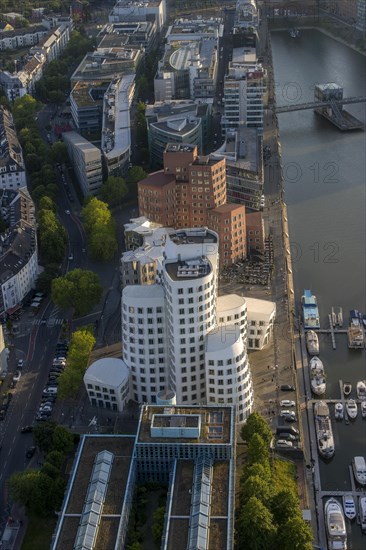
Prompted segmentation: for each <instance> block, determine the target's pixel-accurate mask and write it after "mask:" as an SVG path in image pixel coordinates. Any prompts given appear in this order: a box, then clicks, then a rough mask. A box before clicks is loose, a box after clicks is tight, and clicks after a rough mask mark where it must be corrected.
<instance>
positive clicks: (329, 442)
mask: <svg viewBox="0 0 366 550" xmlns="http://www.w3.org/2000/svg"><path fill="white" fill-rule="evenodd" d="M314 412H315V430H316V438H317V442H318V449H319V454H321V456H323V457H324V458H332V456H334V452H335V448H334V438H333V430H332V422H331V420H330V416H329V407H328V405H327V403H326V402H325V401H318V402H317V403H315V405H314Z"/></svg>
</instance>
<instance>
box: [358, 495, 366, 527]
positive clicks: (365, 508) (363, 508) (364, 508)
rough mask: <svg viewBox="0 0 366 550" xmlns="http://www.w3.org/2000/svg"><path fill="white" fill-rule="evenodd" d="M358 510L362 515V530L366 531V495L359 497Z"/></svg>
mask: <svg viewBox="0 0 366 550" xmlns="http://www.w3.org/2000/svg"><path fill="white" fill-rule="evenodd" d="M358 512H359V515H360V524H361V531H362V532H363V533H366V497H359V501H358Z"/></svg>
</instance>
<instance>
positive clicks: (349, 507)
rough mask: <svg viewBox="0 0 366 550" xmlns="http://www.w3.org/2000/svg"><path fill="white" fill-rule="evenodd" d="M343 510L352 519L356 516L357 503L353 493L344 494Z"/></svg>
mask: <svg viewBox="0 0 366 550" xmlns="http://www.w3.org/2000/svg"><path fill="white" fill-rule="evenodd" d="M343 510H344V515H345V516H346V518H348V519H349V520H350V521H352V520H353V519H355V517H356V504H355V499H354V498H353V495H343Z"/></svg>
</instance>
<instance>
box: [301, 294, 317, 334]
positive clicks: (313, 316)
mask: <svg viewBox="0 0 366 550" xmlns="http://www.w3.org/2000/svg"><path fill="white" fill-rule="evenodd" d="M301 301H302V313H303V318H304V328H305V329H307V328H309V329H314V328H320V320H319V310H318V303H317V299H316V296H314V295H313V294H312V293H311V290H304V294H303V296H302V298H301Z"/></svg>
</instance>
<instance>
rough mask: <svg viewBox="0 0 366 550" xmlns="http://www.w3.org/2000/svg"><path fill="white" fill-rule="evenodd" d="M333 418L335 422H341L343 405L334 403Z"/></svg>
mask: <svg viewBox="0 0 366 550" xmlns="http://www.w3.org/2000/svg"><path fill="white" fill-rule="evenodd" d="M334 417H335V419H336V420H343V418H344V406H343V403H336V404H335V406H334Z"/></svg>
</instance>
